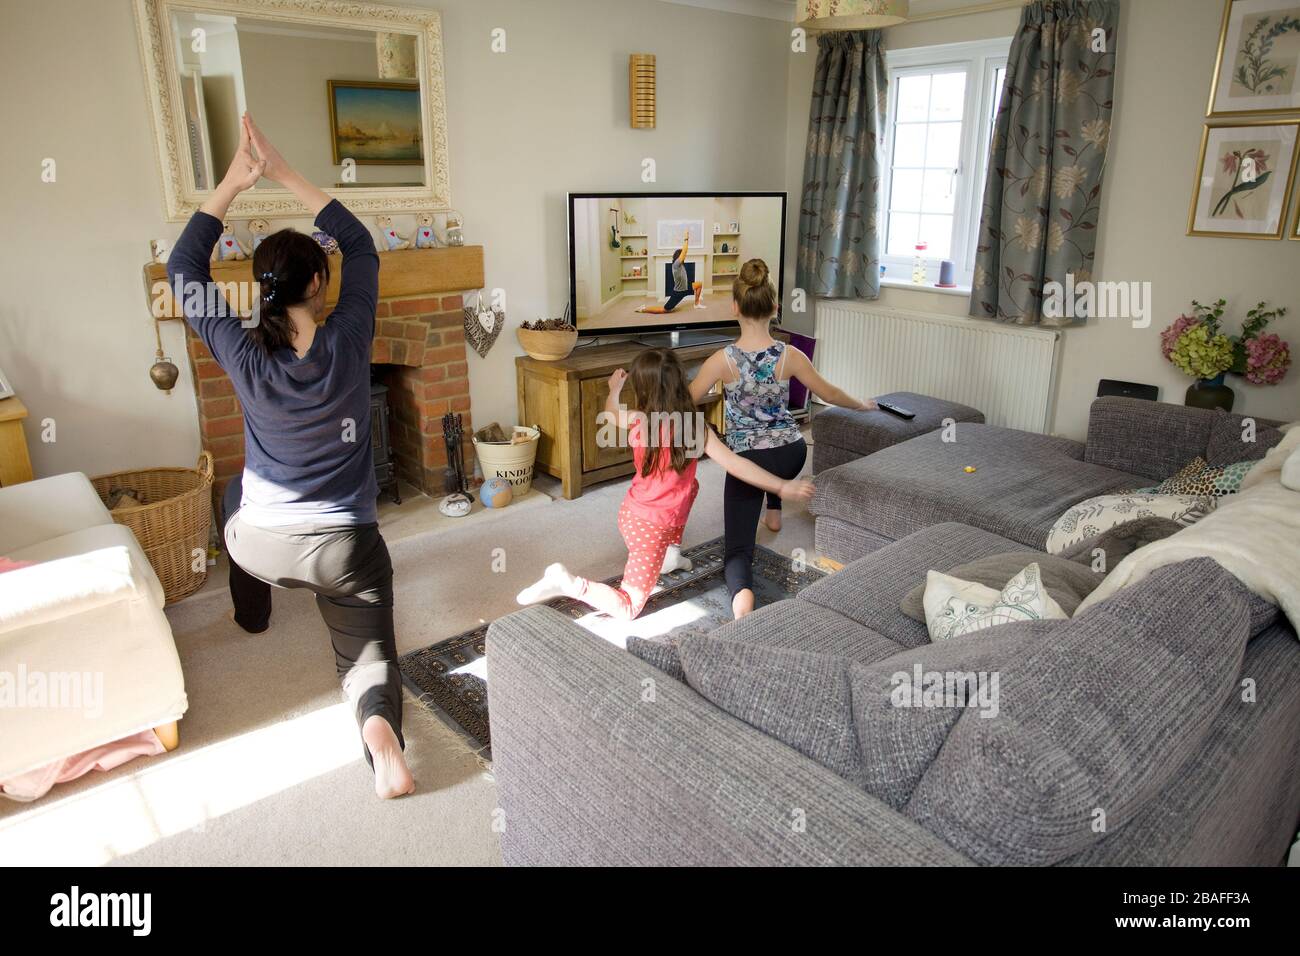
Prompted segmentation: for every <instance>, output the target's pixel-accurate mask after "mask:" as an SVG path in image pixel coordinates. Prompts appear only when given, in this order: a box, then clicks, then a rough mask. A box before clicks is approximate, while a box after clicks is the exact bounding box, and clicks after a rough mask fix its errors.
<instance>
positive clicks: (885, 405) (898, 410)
mask: <svg viewBox="0 0 1300 956" xmlns="http://www.w3.org/2000/svg"><path fill="white" fill-rule="evenodd" d="M876 406H877V407H878V408H879V409H880V410H881V411H882V412H889V414H891V415H897V416H898V417H899V418H906V419H913V418H915V417H916V412H914V411H912V410H910V409H907V408H904V407H903V406H902V405H895V404H893V403H892V402H882V401H877V402H876Z"/></svg>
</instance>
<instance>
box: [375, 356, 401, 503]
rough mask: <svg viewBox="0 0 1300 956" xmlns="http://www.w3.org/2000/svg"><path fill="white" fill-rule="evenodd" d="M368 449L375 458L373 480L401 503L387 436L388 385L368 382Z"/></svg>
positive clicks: (380, 488) (394, 464) (381, 489)
mask: <svg viewBox="0 0 1300 956" xmlns="http://www.w3.org/2000/svg"><path fill="white" fill-rule="evenodd" d="M370 450H371V452H372V453H373V455H374V459H375V481H376V482H377V483H378V484H379V490H380V491H383V490H385V489H387V490H388V493H389V494H390V495H392V497H393V504H396V505H400V504H401V503H402V494H401V492H400V491H398V489H397V462H395V461H393V451H392V447H391V445H390V443H389V437H388V386H387V385H380V384H379V383H378V382H371V383H370Z"/></svg>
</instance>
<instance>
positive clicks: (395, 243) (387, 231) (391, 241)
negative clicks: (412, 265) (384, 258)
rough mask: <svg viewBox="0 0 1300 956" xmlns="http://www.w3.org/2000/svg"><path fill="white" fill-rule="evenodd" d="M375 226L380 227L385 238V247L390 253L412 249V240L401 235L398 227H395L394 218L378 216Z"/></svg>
mask: <svg viewBox="0 0 1300 956" xmlns="http://www.w3.org/2000/svg"><path fill="white" fill-rule="evenodd" d="M375 224H376V225H377V226H379V231H380V233H382V234H383V237H384V246H385V247H386V248H387V249H388V251H389V252H394V251H395V250H397V249H409V248H411V242H410V240H409V239H407V238H406V237H405V236H403V235H402V234H401V233H399V232H398V231H397V227H396V226H394V225H393V217H392V216H377V217H375Z"/></svg>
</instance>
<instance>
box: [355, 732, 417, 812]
mask: <svg viewBox="0 0 1300 956" xmlns="http://www.w3.org/2000/svg"><path fill="white" fill-rule="evenodd" d="M361 739H362V740H364V741H365V742H366V749H367V750H369V751H370V759H371V760H372V761H374V764H375V793H376V794H378V795H379V799H380V800H391V799H392V798H393V797H401V796H405V795H406V794H408V793H414V792H415V779H414V778H413V777H412V776H411V771H410V769H409V768H408V767H407V766H406V757H405V756H404V755H403V754H402V745H401V744H399V743H398V742H397V734H395V733H393V727H392V725H391V724H390V723H389V722H388V721H387V720H385V719H384V718H383V717H380V716H379V715H378V714H372V715H371V716H369V717H367V718H366V722H365V723H364V724H363V725H362V727H361Z"/></svg>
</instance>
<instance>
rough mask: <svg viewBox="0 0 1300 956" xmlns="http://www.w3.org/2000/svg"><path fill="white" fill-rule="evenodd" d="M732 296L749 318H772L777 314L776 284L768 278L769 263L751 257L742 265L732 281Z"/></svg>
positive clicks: (742, 313) (741, 311)
mask: <svg viewBox="0 0 1300 956" xmlns="http://www.w3.org/2000/svg"><path fill="white" fill-rule="evenodd" d="M731 297H732V298H733V299H735V300H736V305H737V306H739V307H740V314H741V315H743V316H744V317H745V318H747V319H770V318H772V316H774V315H776V286H774V285H772V280H771V279H770V278H768V271H767V263H766V262H764V261H763V260H762V259H750V260H749V261H748V262H746V263H745V264H744V265H743V266H741V267H740V275H738V276H736V279H735V281H734V282H732V283H731Z"/></svg>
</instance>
